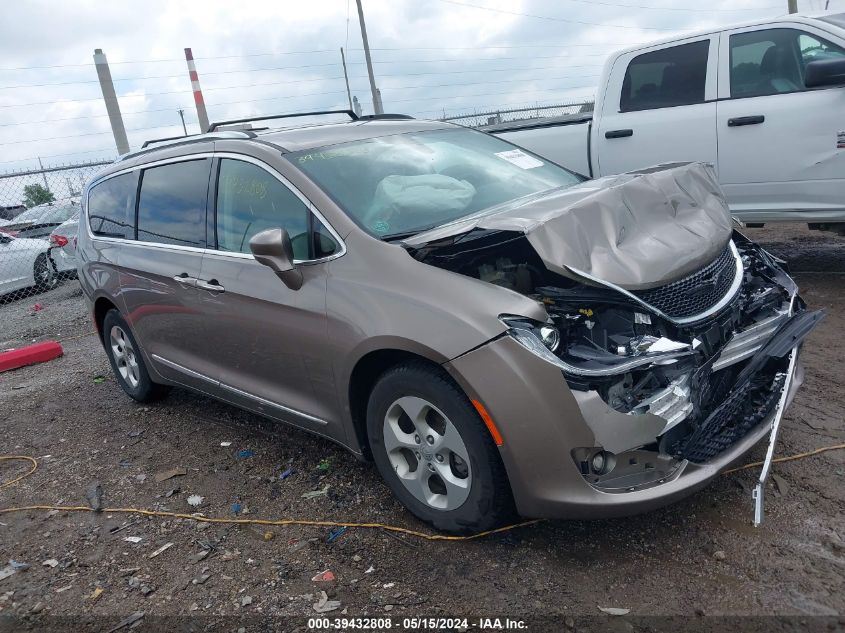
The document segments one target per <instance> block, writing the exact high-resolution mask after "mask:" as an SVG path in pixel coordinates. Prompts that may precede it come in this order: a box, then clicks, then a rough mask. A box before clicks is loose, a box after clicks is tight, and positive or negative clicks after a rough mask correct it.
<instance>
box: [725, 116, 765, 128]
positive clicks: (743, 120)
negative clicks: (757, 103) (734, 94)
mask: <svg viewBox="0 0 845 633" xmlns="http://www.w3.org/2000/svg"><path fill="white" fill-rule="evenodd" d="M765 120H766V117H764V116H763V115H762V114H755V115H753V116H741V117H737V118H735V119H728V127H740V126H742V125H759V124H760V123H762V122H763V121H765Z"/></svg>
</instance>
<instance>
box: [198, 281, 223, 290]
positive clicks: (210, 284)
mask: <svg viewBox="0 0 845 633" xmlns="http://www.w3.org/2000/svg"><path fill="white" fill-rule="evenodd" d="M197 288H202V289H203V290H210V291H211V292H225V291H226V289H225V288H224V287H223V286H221V285H220V284H219V283H218V282H217V280H216V279H209V280H208V281H204V280H202V279H197Z"/></svg>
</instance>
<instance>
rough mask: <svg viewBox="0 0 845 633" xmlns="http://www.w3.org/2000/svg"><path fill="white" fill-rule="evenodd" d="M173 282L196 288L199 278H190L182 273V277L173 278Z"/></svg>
mask: <svg viewBox="0 0 845 633" xmlns="http://www.w3.org/2000/svg"><path fill="white" fill-rule="evenodd" d="M173 281H175V282H178V283H180V284H186V285H188V286H195V285H196V283H197V278H196V277H189V276H188V273H182V274H181V275H175V276H174V277H173Z"/></svg>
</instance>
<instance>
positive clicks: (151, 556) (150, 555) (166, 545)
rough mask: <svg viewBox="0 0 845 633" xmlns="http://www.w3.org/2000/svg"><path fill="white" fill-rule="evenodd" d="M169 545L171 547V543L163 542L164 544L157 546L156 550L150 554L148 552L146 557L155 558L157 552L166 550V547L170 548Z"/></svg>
mask: <svg viewBox="0 0 845 633" xmlns="http://www.w3.org/2000/svg"><path fill="white" fill-rule="evenodd" d="M171 547H173V543H165V544H164V545H162V546H161V547H159V548H158V549H157V550H156V551H154V552H152V553H151V554H149V555H148V556H147V558H155V557H156V556H158V555H159V554H161V553H162V552H163V551H165V550H168V549H170V548H171Z"/></svg>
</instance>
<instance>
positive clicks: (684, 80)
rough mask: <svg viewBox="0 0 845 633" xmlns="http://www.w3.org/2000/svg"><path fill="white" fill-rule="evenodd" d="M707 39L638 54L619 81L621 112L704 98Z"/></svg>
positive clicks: (676, 104) (691, 102)
mask: <svg viewBox="0 0 845 633" xmlns="http://www.w3.org/2000/svg"><path fill="white" fill-rule="evenodd" d="M709 52H710V40H703V41H701V42H693V43H692V44H682V45H681V46H673V47H671V48H663V49H660V50H659V51H653V52H651V53H644V54H642V55H638V56H637V57H635V58H634V59H632V60H631V63H630V64H628V70H626V71H625V79H624V80H623V82H622V98H621V100H620V102H619V108H620V110H621V111H622V112H631V111H635V110H651V109H654V108H668V107H672V106H680V105H692V104H694V103H703V102H704V86H705V84H706V82H707V56H708V54H709Z"/></svg>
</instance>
